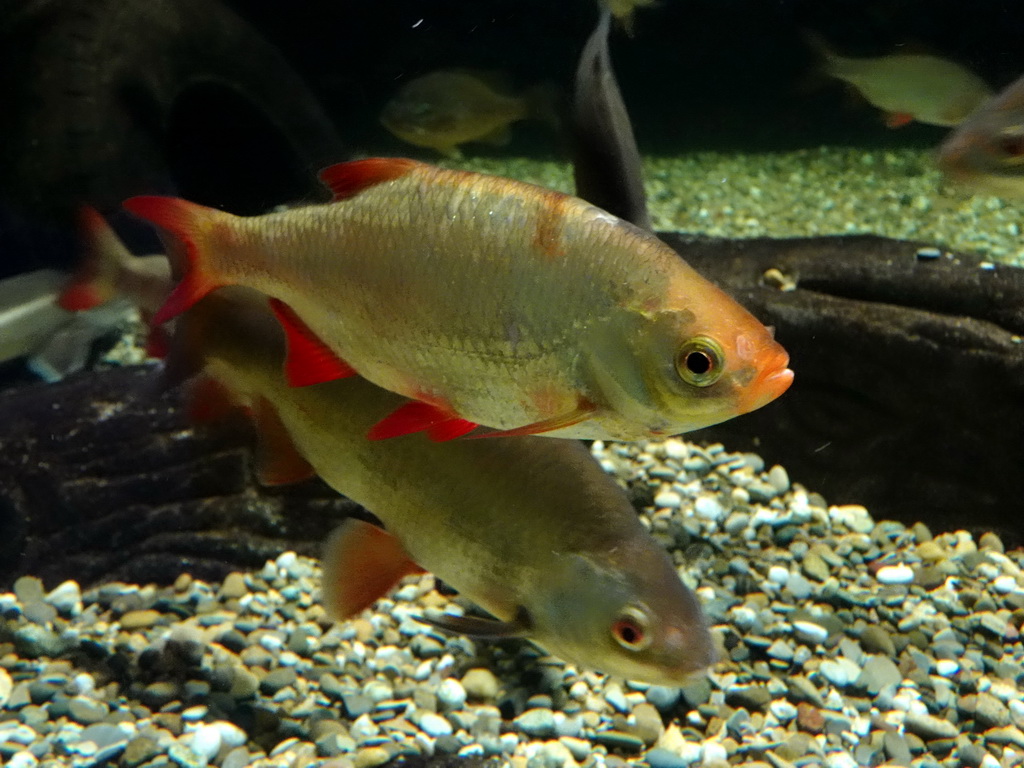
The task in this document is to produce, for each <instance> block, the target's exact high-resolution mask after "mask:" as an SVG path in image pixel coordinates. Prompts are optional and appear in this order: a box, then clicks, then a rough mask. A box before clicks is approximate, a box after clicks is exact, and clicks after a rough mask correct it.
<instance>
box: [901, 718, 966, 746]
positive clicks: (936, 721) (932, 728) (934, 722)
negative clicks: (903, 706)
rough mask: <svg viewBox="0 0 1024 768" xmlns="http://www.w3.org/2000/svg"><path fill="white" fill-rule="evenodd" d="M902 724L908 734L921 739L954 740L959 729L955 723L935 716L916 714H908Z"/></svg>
mask: <svg viewBox="0 0 1024 768" xmlns="http://www.w3.org/2000/svg"><path fill="white" fill-rule="evenodd" d="M903 724H904V726H905V727H906V729H907V730H908V731H909V732H910V733H914V734H917V735H918V736H920V737H921V738H922V739H924V740H926V741H930V740H932V739H952V738H955V737H956V735H957V734H958V733H960V729H959V728H957V726H956V724H955V723H951V722H950V721H949V720H945V719H943V718H941V717H936V716H935V715H924V714H918V713H916V712H908V713H907V715H906V717H905V718H904V720H903Z"/></svg>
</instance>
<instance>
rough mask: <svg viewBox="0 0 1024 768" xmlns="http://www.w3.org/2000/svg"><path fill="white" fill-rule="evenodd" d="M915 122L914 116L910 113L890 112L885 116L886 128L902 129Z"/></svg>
mask: <svg viewBox="0 0 1024 768" xmlns="http://www.w3.org/2000/svg"><path fill="white" fill-rule="evenodd" d="M912 122H914V116H913V115H912V114H910V113H909V112H889V113H887V114H886V116H885V126H886V128H902V127H903V126H905V125H910V124H911V123H912Z"/></svg>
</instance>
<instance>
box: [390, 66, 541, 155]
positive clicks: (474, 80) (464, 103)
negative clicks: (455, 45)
mask: <svg viewBox="0 0 1024 768" xmlns="http://www.w3.org/2000/svg"><path fill="white" fill-rule="evenodd" d="M555 98H556V97H555V90H554V89H553V88H552V87H551V86H549V85H546V84H541V85H537V86H534V87H532V88H529V89H527V90H526V91H524V92H523V93H522V94H520V95H511V94H509V93H507V92H506V89H505V88H503V87H502V86H501V84H500V78H499V77H498V76H496V75H489V74H487V73H481V72H471V71H468V70H459V69H445V70H439V71H437V72H431V73H430V74H427V75H423V76H421V77H417V78H416V79H414V80H410V81H409V82H408V83H406V84H405V85H404V86H402V88H401V89H400V90H399V91H398V93H396V94H395V96H394V98H392V99H391V101H389V102H388V103H387V105H386V106H385V107H384V111H383V112H381V115H380V122H381V124H382V125H383V126H384V127H385V128H387V129H388V130H389V131H391V133H393V134H394V135H395V136H397V137H398V138H399V139H401V140H402V141H405V142H408V143H409V144H415V145H416V146H418V147H429V148H430V149H436V150H437V151H438V152H440V153H442V154H444V155H447V156H448V157H459V156H460V154H461V153H460V151H459V145H461V144H465V143H466V142H470V141H481V142H486V143H489V144H499V145H503V144H506V143H508V140H509V126H510V125H511V124H512V123H514V122H517V121H519V120H527V119H537V120H545V121H548V122H557V120H556V117H555Z"/></svg>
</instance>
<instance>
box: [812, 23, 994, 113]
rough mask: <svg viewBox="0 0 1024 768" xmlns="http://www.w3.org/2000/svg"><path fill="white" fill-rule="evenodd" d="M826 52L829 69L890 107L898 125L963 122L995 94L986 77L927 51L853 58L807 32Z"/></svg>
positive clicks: (815, 45)
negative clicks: (843, 54) (930, 54)
mask: <svg viewBox="0 0 1024 768" xmlns="http://www.w3.org/2000/svg"><path fill="white" fill-rule="evenodd" d="M805 37H806V39H807V41H808V43H809V44H810V45H811V47H813V48H814V49H815V50H816V51H817V52H818V53H819V54H821V57H822V60H823V64H822V68H823V69H824V71H825V73H826V74H828V75H830V76H831V77H834V78H837V79H839V80H843V81H845V82H847V83H849V84H850V85H852V86H853V87H854V88H856V89H857V90H858V91H859V92H860V93H861V95H863V96H864V98H865V99H867V100H868V101H869V102H870V103H871V104H872V105H874V106H876V107H878V108H879V109H881V110H884V111H885V113H886V125H888V126H889V127H890V128H898V127H900V126H902V125H906V124H907V123H910V122H912V121H914V120H917V121H918V122H921V123H927V124H929V125H942V126H950V125H958V124H959V123H961V122H962V121H963V120H964V119H965V118H966V117H967V116H968V115H970V114H971V113H972V112H973V111H974V110H975V109H977V108H978V107H979V106H980V105H981V103H982V102H983V101H985V99H987V98H988V97H989V96H991V95H992V91H991V89H990V88H989V87H988V85H986V83H985V81H984V80H982V79H981V78H980V77H978V76H977V75H976V74H974V73H973V72H972V71H971V70H969V69H968V68H967V67H965V66H963V65H961V64H957V63H955V62H952V61H949V60H947V59H942V58H939V57H938V56H928V55H924V54H895V55H892V56H879V57H876V58H848V57H846V56H840V55H839V54H838V53H836V52H835V51H833V50H832V48H831V46H830V45H829V44H828V43H827V42H825V40H824V39H823V38H821V37H820V36H819V35H817V34H815V33H810V32H809V33H805Z"/></svg>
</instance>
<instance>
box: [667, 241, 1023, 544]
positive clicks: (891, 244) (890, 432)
mask: <svg viewBox="0 0 1024 768" xmlns="http://www.w3.org/2000/svg"><path fill="white" fill-rule="evenodd" d="M662 237H663V238H664V239H665V240H666V241H667V242H669V243H670V244H671V245H672V246H673V247H674V248H676V249H677V250H678V251H679V252H680V253H681V254H682V255H683V256H684V257H685V258H686V259H687V261H689V262H690V263H691V264H693V265H694V266H695V267H696V268H697V269H699V270H700V271H701V272H702V273H703V274H705V275H707V276H708V277H710V278H712V279H713V280H715V281H717V282H719V283H720V284H721V285H723V286H725V287H726V288H727V289H728V290H729V291H730V292H731V293H733V295H735V296H736V297H737V299H739V300H740V301H741V302H742V303H744V304H745V305H746V306H748V307H749V308H750V309H751V310H752V311H753V312H754V313H755V314H757V315H758V316H759V317H760V318H761V319H762V320H764V322H766V323H768V324H771V325H774V326H775V327H776V330H777V337H778V339H779V340H780V341H781V342H782V344H783V345H784V346H785V347H786V349H787V350H789V352H790V355H791V357H792V368H793V370H794V371H795V372H796V381H795V383H794V384H793V387H792V388H791V389H790V391H789V392H787V393H786V394H785V395H783V397H782V398H781V399H780V400H779V401H778V402H776V403H774V404H772V405H769V406H768V407H766V408H764V409H763V410H761V411H757V412H755V413H753V414H750V415H747V416H743V417H741V418H739V419H736V420H734V421H730V422H727V423H725V424H721V425H719V426H716V427H712V428H710V429H707V430H703V431H701V432H698V433H695V434H694V435H693V437H695V438H709V439H719V440H722V441H723V442H725V443H726V445H728V446H729V447H730V448H732V449H740V448H750V449H754V450H758V451H759V452H760V453H762V454H763V455H764V456H765V458H766V459H767V460H769V461H771V462H779V463H782V464H783V465H785V466H786V468H787V469H788V470H789V474H790V476H791V477H792V478H793V479H795V480H798V481H800V482H802V483H803V484H805V485H806V486H808V487H809V488H810V489H812V490H817V491H820V492H822V493H823V494H824V495H825V496H826V498H827V499H828V500H829V501H830V502H834V503H838V502H856V503H862V504H865V505H866V506H867V507H869V508H870V509H871V511H872V512H873V514H874V515H875V516H876V517H879V518H885V517H889V518H896V519H901V520H904V521H907V522H915V521H918V520H921V521H924V522H925V523H927V524H928V525H930V526H933V527H934V528H936V529H956V528H994V529H998V530H1000V531H1002V532H1003V533H1004V534H1006V535H1007V536H1008V537H1009V538H1010V539H1011V540H1013V541H1019V540H1020V537H1021V533H1022V531H1024V528H1022V524H1021V522H1020V520H1019V517H1018V515H1017V514H1015V513H1016V512H1018V511H1019V510H1020V509H1021V506H1022V501H1021V485H1022V484H1021V477H1022V475H1021V467H1024V344H1021V342H1020V339H1021V337H1022V336H1024V270H1021V269H1017V268H1014V267H1006V266H999V267H997V268H995V269H986V268H981V267H979V264H981V260H980V259H979V258H978V257H975V256H967V255H957V256H955V257H953V256H948V255H943V256H942V257H940V258H939V259H935V260H929V259H920V258H918V257H917V255H916V254H917V252H918V250H919V249H920V248H922V247H924V246H923V245H922V244H920V243H909V242H904V241H898V240H890V239H887V238H882V237H874V236H854V237H816V238H803V239H796V238H794V239H783V240H773V239H768V238H758V239H752V240H713V239H705V238H696V237H687V236H681V235H663V236H662ZM771 268H776V269H778V270H779V271H780V272H782V273H783V275H785V276H788V277H791V278H792V279H793V280H795V281H796V283H797V285H798V287H797V289H796V290H794V291H789V292H784V291H780V290H779V289H778V288H775V287H769V286H767V285H766V283H765V280H764V278H763V275H764V273H765V271H767V270H769V269H771Z"/></svg>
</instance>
